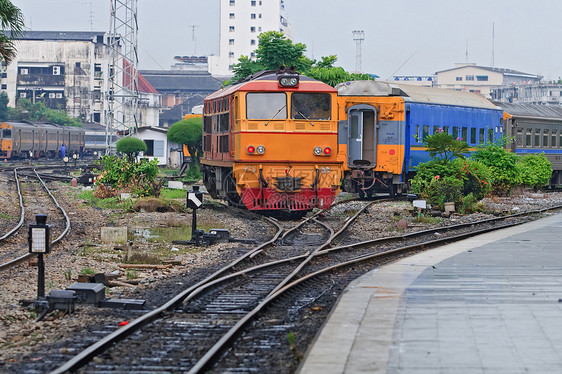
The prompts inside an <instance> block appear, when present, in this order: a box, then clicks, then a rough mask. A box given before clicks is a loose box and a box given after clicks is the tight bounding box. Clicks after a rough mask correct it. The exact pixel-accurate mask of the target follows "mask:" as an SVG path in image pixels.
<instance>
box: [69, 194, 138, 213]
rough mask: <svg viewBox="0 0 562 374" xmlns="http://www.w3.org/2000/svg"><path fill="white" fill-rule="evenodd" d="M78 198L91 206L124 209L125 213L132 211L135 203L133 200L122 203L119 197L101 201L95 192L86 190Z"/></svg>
mask: <svg viewBox="0 0 562 374" xmlns="http://www.w3.org/2000/svg"><path fill="white" fill-rule="evenodd" d="M78 198H80V199H83V200H87V201H88V204H90V205H91V206H94V207H97V208H101V209H122V210H123V211H125V212H129V211H131V209H132V207H133V204H134V201H133V199H128V200H123V201H121V200H120V199H119V198H118V197H117V196H114V197H109V198H107V199H100V198H97V197H95V196H94V191H93V190H85V191H82V192H80V194H78Z"/></svg>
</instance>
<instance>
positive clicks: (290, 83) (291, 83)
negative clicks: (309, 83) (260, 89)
mask: <svg viewBox="0 0 562 374" xmlns="http://www.w3.org/2000/svg"><path fill="white" fill-rule="evenodd" d="M279 84H280V85H281V86H283V87H295V86H298V84H299V78H298V77H295V76H288V77H281V78H279Z"/></svg>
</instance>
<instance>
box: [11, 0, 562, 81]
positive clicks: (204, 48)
mask: <svg viewBox="0 0 562 374" xmlns="http://www.w3.org/2000/svg"><path fill="white" fill-rule="evenodd" d="M12 2H13V3H14V4H15V5H16V6H18V7H20V8H21V9H22V11H23V13H24V16H25V19H26V25H27V26H28V28H29V29H31V30H36V31H43V30H57V31H58V30H61V31H90V30H93V31H108V30H109V18H110V4H111V0H12ZM285 3H286V10H287V16H288V20H289V22H290V23H291V24H292V25H293V28H294V41H295V42H301V43H304V44H306V45H307V47H308V50H307V55H308V56H309V57H313V58H316V59H319V58H320V57H321V56H327V55H332V54H336V55H337V56H338V62H337V65H340V66H342V67H343V68H345V69H346V70H349V71H353V70H355V64H356V59H355V55H356V49H355V42H354V41H353V36H352V31H353V30H364V31H365V40H364V41H363V43H362V64H361V65H362V70H363V71H364V72H368V73H372V74H377V75H379V76H380V77H381V78H382V79H387V78H390V77H391V76H392V75H393V74H433V73H435V72H436V71H440V70H445V69H449V68H452V67H454V64H455V63H456V62H466V61H467V58H466V52H467V50H468V61H469V62H475V63H477V64H478V65H482V66H492V60H493V62H494V66H495V67H501V68H508V69H514V70H519V71H523V72H525V73H531V74H540V75H543V76H544V77H545V78H547V79H557V78H558V77H560V76H562V46H561V43H560V36H562V21H561V19H562V18H561V17H562V1H560V0H536V1H531V0H470V1H467V0H348V1H342V0H285ZM218 14H219V1H218V0H138V24H139V33H138V47H139V52H140V53H139V66H140V68H141V69H169V67H170V66H171V65H173V63H174V61H173V57H174V56H177V55H194V54H197V55H209V54H218V48H219V47H218V35H219V22H218ZM193 25H195V35H193V32H192V31H193ZM492 25H494V27H492ZM492 29H494V34H495V38H494V40H495V43H492V40H493V38H492ZM194 36H195V38H194ZM194 39H195V40H194ZM467 45H468V48H467ZM492 45H495V48H494V53H492V50H493V48H492ZM492 56H493V57H492Z"/></svg>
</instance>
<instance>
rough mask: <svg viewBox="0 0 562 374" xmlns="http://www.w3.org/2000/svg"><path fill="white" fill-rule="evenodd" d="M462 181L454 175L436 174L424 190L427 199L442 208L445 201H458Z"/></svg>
mask: <svg viewBox="0 0 562 374" xmlns="http://www.w3.org/2000/svg"><path fill="white" fill-rule="evenodd" d="M462 187H463V181H462V180H460V179H458V178H455V177H451V176H448V177H442V178H441V177H439V176H438V175H436V176H435V177H434V178H433V180H432V181H431V182H430V183H429V186H428V187H427V189H426V190H425V195H426V198H427V201H428V202H429V203H430V204H432V205H434V206H438V207H439V209H443V205H444V203H446V202H455V203H457V202H459V201H460V200H461V195H462Z"/></svg>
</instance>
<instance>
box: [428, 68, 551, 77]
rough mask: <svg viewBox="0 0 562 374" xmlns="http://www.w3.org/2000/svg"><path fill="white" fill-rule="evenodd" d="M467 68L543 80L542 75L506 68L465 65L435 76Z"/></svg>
mask: <svg viewBox="0 0 562 374" xmlns="http://www.w3.org/2000/svg"><path fill="white" fill-rule="evenodd" d="M465 68H476V69H482V70H487V71H493V72H496V73H501V74H504V75H510V76H521V77H533V78H537V79H540V78H541V76H540V75H536V74H529V73H524V72H522V71H518V70H513V69H505V68H492V67H489V66H479V65H463V66H457V67H454V68H451V69H446V70H440V71H438V72H436V73H435V74H437V73H444V72H446V71H452V70H459V69H465Z"/></svg>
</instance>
